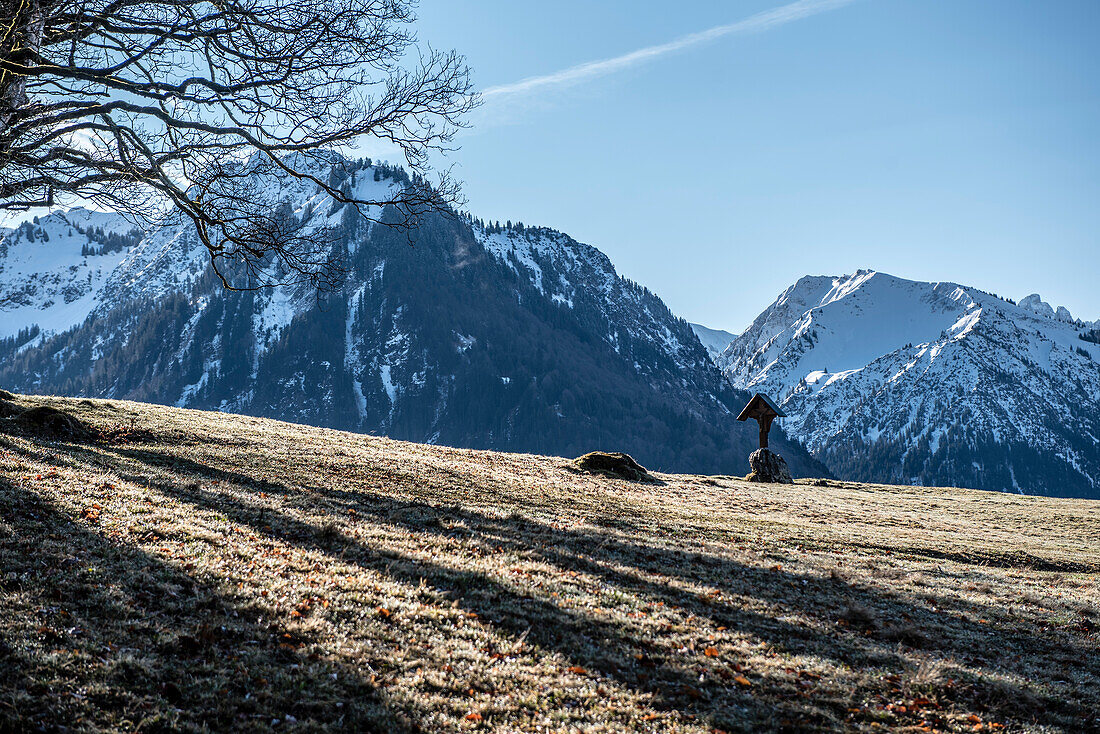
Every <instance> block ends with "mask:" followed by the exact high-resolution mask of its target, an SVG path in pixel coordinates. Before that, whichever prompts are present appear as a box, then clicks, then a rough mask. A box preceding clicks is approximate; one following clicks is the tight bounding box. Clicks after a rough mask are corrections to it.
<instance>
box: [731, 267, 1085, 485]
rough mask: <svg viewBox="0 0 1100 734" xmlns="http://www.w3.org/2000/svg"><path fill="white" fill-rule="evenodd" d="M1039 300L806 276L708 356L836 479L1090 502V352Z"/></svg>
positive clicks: (881, 276) (1065, 316) (894, 281)
mask: <svg viewBox="0 0 1100 734" xmlns="http://www.w3.org/2000/svg"><path fill="white" fill-rule="evenodd" d="M1092 328H1094V326H1093V325H1092V324H1090V323H1086V322H1082V321H1078V320H1076V319H1074V318H1073V317H1072V315H1071V314H1070V313H1069V312H1068V311H1067V310H1066V309H1064V308H1059V309H1054V308H1052V307H1050V306H1049V305H1048V304H1046V303H1043V302H1042V301H1041V299H1040V298H1039V297H1038V296H1029V297H1028V298H1025V299H1024V300H1023V301H1021V302H1020V303H1019V304H1014V303H1012V302H1011V301H1008V300H1005V299H1002V298H999V297H997V296H995V295H992V294H989V293H985V292H983V291H980V290H978V289H975V288H969V287H966V286H961V285H958V284H955V283H924V282H917V281H910V280H903V279H901V278H896V277H894V276H891V275H887V274H885V273H878V272H874V271H860V272H857V273H855V274H854V275H849V276H842V277H829V276H826V277H817V276H811V277H805V278H802V279H801V280H799V281H798V282H797V283H795V284H794V285H793V286H791V287H790V288H788V289H787V290H786V291H785V292H784V293H782V294H781V295H780V296H779V298H778V299H777V300H776V301H775V302H774V303H773V304H772V305H771V306H769V307H768V308H767V309H766V310H765V311H764V312H763V313H761V314H760V316H759V317H757V319H756V320H755V321H754V322H753V324H752V326H751V327H749V329H748V330H746V331H745V333H743V334H741V335H740V336H739V337H737V338H736V340H735V341H734V342H733V343H732V344H730V345H729V347H727V348H726V349H725V350H724V351H723V352H722V354H721V355H720V356H719V357H718V364H719V366H720V367H721V369H722V370H723V372H724V373H725V375H726V376H727V377H728V378H729V379H730V381H731V382H732V383H733V385H734V386H735V387H739V388H743V389H746V390H752V391H760V392H765V393H768V394H770V395H772V396H773V397H774V398H776V399H777V400H778V401H779V402H780V403H781V405H782V406H783V408H784V410H785V411H786V412H787V414H788V416H789V417H788V418H786V419H784V420H783V421H782V425H783V427H784V428H785V429H786V430H787V432H788V433H789V434H791V435H792V436H793V437H795V438H798V439H799V440H800V441H802V442H803V443H804V445H805V446H806V447H807V448H808V449H809V450H810V451H811V453H812V454H814V456H816V457H817V458H819V459H821V460H822V461H823V462H824V463H825V464H826V465H827V466H828V467H829V468H830V469H831V470H832V471H833V472H835V473H836V474H837V475H838V476H843V477H846V478H851V479H862V480H869V481H884V482H895V483H913V484H927V485H958V486H969V487H978V488H986V489H995V490H1004V491H1019V492H1027V493H1038V494H1048V495H1073V496H1090V497H1100V344H1097V343H1096V341H1100V339H1096V338H1095V332H1091V333H1090V329H1092Z"/></svg>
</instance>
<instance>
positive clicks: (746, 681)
mask: <svg viewBox="0 0 1100 734" xmlns="http://www.w3.org/2000/svg"><path fill="white" fill-rule="evenodd" d="M733 679H734V680H735V681H737V684H738V685H742V686H751V685H752V681H751V680H749V679H748V678H746V677H745V676H743V675H737V676H734V678H733Z"/></svg>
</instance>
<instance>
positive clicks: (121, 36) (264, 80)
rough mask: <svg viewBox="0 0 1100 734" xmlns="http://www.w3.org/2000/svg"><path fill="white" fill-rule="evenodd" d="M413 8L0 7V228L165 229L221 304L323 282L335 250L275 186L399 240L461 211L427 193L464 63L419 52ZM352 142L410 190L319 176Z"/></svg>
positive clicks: (141, 1)
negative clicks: (313, 194) (377, 190)
mask: <svg viewBox="0 0 1100 734" xmlns="http://www.w3.org/2000/svg"><path fill="white" fill-rule="evenodd" d="M414 3H415V0H0V210H2V209H9V210H11V209H23V210H25V209H28V208H30V207H37V206H54V205H62V204H65V203H67V202H74V201H77V200H83V201H86V202H91V203H92V204H93V205H95V206H98V207H103V208H110V209H114V210H117V211H121V212H126V213H130V214H133V215H136V216H140V217H143V218H145V219H153V218H158V217H163V216H165V212H173V213H174V215H175V216H179V217H183V218H185V220H190V222H192V223H193V224H194V230H195V232H196V233H197V236H198V238H199V240H200V241H201V242H202V244H203V245H205V246H206V248H208V249H209V251H210V255H211V260H212V262H213V264H214V267H215V270H216V271H217V272H218V274H219V276H221V277H222V281H223V283H224V284H225V285H226V286H227V287H234V286H235V285H236V284H235V283H234V282H232V281H233V278H232V277H229V278H227V276H226V273H231V272H240V268H241V267H243V268H244V269H245V270H246V271H247V272H249V273H251V274H255V273H262V272H265V271H269V270H270V267H271V265H272V264H273V263H281V264H282V266H284V267H281V268H279V269H280V270H281V271H284V272H290V273H292V274H294V275H295V276H296V277H298V278H305V279H308V280H311V281H318V280H320V279H323V278H325V276H326V274H327V273H328V272H329V267H330V265H331V261H330V259H329V258H330V250H331V248H330V247H329V246H328V244H327V243H326V242H325V237H324V236H323V234H322V233H320V232H318V231H317V230H315V229H314V230H309V229H308V228H305V229H304V228H303V227H302V226H300V223H295V222H294V221H292V220H293V218H291V220H288V219H287V218H286V217H285V216H280V214H279V206H278V204H279V202H278V200H277V198H278V197H277V193H276V190H277V189H276V187H272V186H271V185H269V184H267V183H265V181H269V180H270V178H271V177H273V176H274V177H276V178H280V179H283V180H284V181H285V180H288V179H298V180H305V181H308V182H312V184H315V185H317V186H319V187H320V188H321V189H322V190H324V191H325V192H326V193H327V194H328V195H329V196H330V197H332V199H334V200H335V201H337V202H342V203H344V204H348V205H351V206H355V207H356V208H357V209H359V211H360V213H361V214H362V215H363V216H368V217H370V218H374V219H377V218H378V217H379V216H380V215H379V211H380V210H381V208H384V207H386V206H390V205H392V206H393V207H395V209H389V210H388V211H395V210H396V211H398V212H400V214H399V215H398V217H397V219H398V221H399V222H401V223H406V224H407V223H408V222H409V220H410V219H411V218H415V217H416V216H417V215H418V213H422V212H423V211H425V210H426V209H428V208H433V207H439V206H445V205H447V204H449V203H453V199H454V197H455V196H456V195H457V190H456V187H455V186H454V183H453V181H452V180H451V179H450V177H449V176H448V175H446V173H445V172H444V173H443V174H442V175H438V178H437V180H434V181H433V183H432V184H431V185H428V184H427V183H426V176H427V174H428V173H429V170H430V168H431V159H432V158H433V157H434V154H435V153H437V152H442V151H446V150H447V148H448V146H449V144H450V142H451V141H452V139H453V135H454V134H455V132H456V131H457V129H458V128H459V127H460V126H461V125H462V124H463V123H462V120H463V115H464V113H465V112H467V111H469V110H470V108H471V107H472V106H473V105H475V104H476V103H477V100H476V96H475V95H474V94H472V89H471V83H470V75H469V70H468V68H467V67H466V65H465V62H464V60H463V59H462V57H460V56H459V55H457V54H456V53H455V52H453V51H452V52H441V51H438V50H434V49H432V48H430V47H426V46H423V45H421V44H420V43H418V41H417V39H416V38H415V36H414V34H413V32H412V24H413V22H414V15H413V10H414V7H413V6H414ZM364 137H372V138H375V139H380V140H383V141H388V142H389V143H392V144H393V145H395V146H396V147H397V148H399V149H400V150H401V151H403V153H404V155H405V158H406V160H407V162H408V166H409V168H410V169H411V172H412V173H413V174H414V176H413V179H412V183H411V184H410V185H406V186H403V187H398V188H396V189H393V190H391V191H390V193H388V194H386V195H385V196H384V197H383V198H382V200H361V199H358V198H356V196H355V195H354V193H352V194H349V193H348V192H347V190H346V189H345V190H341V189H340V188H339V187H337V186H335V185H333V184H332V183H331V182H330V180H329V179H328V178H327V177H326V175H324V174H322V173H320V172H321V171H328V170H329V169H328V167H327V166H322V165H320V164H323V163H325V162H326V161H328V162H330V163H331V160H332V154H331V150H332V149H333V148H334V147H339V146H342V145H346V144H352V143H353V142H354V141H356V140H359V139H362V138H364ZM371 205H374V206H371ZM372 212H373V216H372V215H371V213H372ZM390 217H391V219H390V220H387V221H392V217H393V215H390ZM251 282H255V280H253V281H251Z"/></svg>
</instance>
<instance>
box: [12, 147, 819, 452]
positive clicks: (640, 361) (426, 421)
mask: <svg viewBox="0 0 1100 734" xmlns="http://www.w3.org/2000/svg"><path fill="white" fill-rule="evenodd" d="M316 173H317V175H323V176H327V177H328V182H329V183H330V184H331V185H336V186H339V187H341V188H344V189H346V190H348V191H353V192H354V193H356V194H357V195H358V196H360V197H364V198H366V197H373V198H376V199H377V198H379V197H380V196H381V195H383V194H385V191H383V190H372V189H388V188H389V187H395V186H403V185H407V184H408V183H409V181H408V178H407V176H406V175H405V173H404V171H402V170H400V169H397V168H391V167H385V166H375V165H372V164H370V162H369V161H358V162H355V161H345V160H343V159H333V161H332V168H331V170H329V171H317V172H316ZM278 186H279V188H278V189H277V190H278V192H279V194H280V197H281V198H282V199H283V200H284V201H285V205H284V207H283V209H285V212H286V216H288V217H293V218H294V219H295V220H296V222H297V223H298V224H300V225H301V226H302V227H304V228H305V229H306V231H310V230H311V229H313V230H316V231H317V232H322V231H323V232H325V233H326V241H328V240H329V238H331V241H332V242H333V244H332V248H333V250H332V254H333V256H338V257H339V258H340V259H341V261H342V263H343V266H344V269H345V275H344V279H343V282H342V283H340V284H339V285H338V286H337V287H336V288H335V289H333V290H330V291H319V290H316V289H314V288H308V287H304V286H294V287H292V286H279V287H275V288H268V289H261V290H258V291H247V292H227V291H225V290H224V289H223V288H222V287H221V284H220V283H219V282H218V281H217V280H216V278H215V277H214V276H213V275H212V273H211V271H210V270H209V268H208V262H207V257H208V256H207V254H206V251H205V250H204V249H203V248H202V247H201V246H200V245H199V244H198V243H197V241H196V239H195V237H194V235H193V233H192V232H191V231H190V229H189V228H188V227H186V226H183V225H176V224H172V223H165V224H164V225H162V226H160V227H155V228H152V229H151V231H149V232H134V233H131V231H130V228H129V226H128V225H126V226H125V227H124V224H123V223H121V220H119V221H114V220H111V219H110V215H100V214H92V213H75V214H74V213H64V214H53V215H50V216H49V217H43V218H41V219H40V220H39V222H38V223H37V224H33V223H32V224H28V225H25V226H24V227H22V228H21V229H20V230H18V231H8V232H7V233H5V234H4V235H3V236H2V237H3V238H2V240H0V248H2V249H0V255H2V257H0V320H2V321H3V323H4V324H5V334H4V335H5V336H6V337H7V338H0V385H3V386H4V387H6V388H8V389H11V390H16V391H25V392H52V393H62V394H70V395H88V396H102V397H116V398H130V399H137V400H145V401H150V402H158V403H164V404H172V405H180V406H187V407H196V408H210V409H219V410H232V411H235V412H242V413H248V414H255V415H263V416H269V417H276V418H281V419H285V420H292V421H297V422H303V423H310V424H313V425H320V426H330V427H335V428H342V429H350V430H357V431H364V432H372V433H384V434H387V435H390V436H394V437H398V438H404V439H411V440H416V441H425V442H436V443H443V444H448V445H458V446H469V447H477V448H491V449H504V450H517V451H533V452H540V453H554V454H562V455H576V454H579V453H582V452H584V451H589V450H592V449H596V448H605V449H613V450H624V451H629V452H631V453H633V454H634V455H635V456H636V457H637V458H638V459H639V460H641V461H642V462H643V463H646V464H648V465H652V466H654V467H656V468H663V469H675V470H686V471H697V472H710V473H714V472H722V473H744V472H745V471H746V470H747V461H746V458H747V455H748V453H749V452H750V451H751V450H752V448H754V445H755V440H756V437H755V432H754V431H753V430H752V429H751V427H748V426H745V425H743V424H740V423H737V422H736V421H735V420H734V416H735V414H736V411H737V410H738V409H740V407H741V405H742V404H743V401H744V399H745V395H744V394H743V393H741V392H740V391H736V390H734V389H732V388H731V387H730V386H729V384H728V382H726V381H725V380H724V379H723V378H722V376H721V374H720V373H719V371H718V369H717V367H716V366H715V365H714V363H713V361H712V360H711V359H710V358H709V355H708V353H707V351H706V349H705V348H704V347H703V345H702V344H701V343H700V341H699V339H698V338H697V337H696V335H695V332H693V331H692V328H691V327H690V326H689V325H688V324H687V322H686V321H684V320H682V319H679V318H677V317H675V316H674V315H673V314H672V313H671V312H670V311H669V310H668V308H667V307H666V306H665V304H664V303H663V302H662V301H661V300H660V299H659V298H658V297H657V296H655V295H654V294H653V293H651V292H649V291H648V290H646V289H645V288H643V287H641V286H639V285H637V284H636V283H633V282H631V281H629V280H626V279H624V278H622V277H620V276H619V275H618V274H617V273H616V271H615V268H614V266H613V265H612V264H611V262H610V261H609V260H608V258H607V257H606V256H605V255H604V254H603V253H602V252H600V251H599V250H597V249H595V248H593V247H590V246H588V245H584V244H581V243H578V242H576V241H574V240H573V239H571V238H570V237H568V236H567V235H565V234H562V233H560V232H556V231H553V230H549V229H545V228H532V227H525V226H523V225H522V224H514V225H511V224H509V225H505V226H501V225H499V224H493V223H486V222H481V221H479V220H476V219H474V218H472V217H469V216H460V215H450V216H444V215H435V216H430V217H427V218H425V219H424V221H423V222H422V223H421V225H420V226H419V228H418V229H417V230H415V231H413V232H412V233H411V240H410V236H409V235H408V234H407V233H406V232H403V231H400V230H396V229H394V228H391V227H387V226H382V225H378V224H373V225H372V224H370V223H368V222H367V221H366V220H363V219H361V218H360V217H358V216H357V215H356V214H355V212H354V210H353V209H352V208H351V207H348V206H339V205H333V203H332V202H331V201H330V200H329V199H328V198H327V197H326V196H325V195H324V194H323V193H322V192H321V191H319V190H318V188H317V187H316V186H315V185H313V184H310V183H308V182H303V181H300V180H285V181H280V182H278ZM373 214H382V215H383V216H384V217H388V216H391V213H381V212H373ZM81 217H83V218H84V219H82V218H81ZM73 219H76V220H77V222H78V223H80V224H79V226H78V225H77V224H74V223H73V222H72V220H73ZM85 219H87V220H89V223H88V224H87V225H86V224H83V222H85ZM92 221H94V222H95V227H93V228H92V234H91V235H88V234H87V232H86V231H85V230H87V229H88V227H89V226H90V224H91V222H92ZM70 226H71V227H72V229H73V234H72V235H70V234H69V227H70ZM99 229H102V234H100V233H99ZM118 232H124V233H125V235H122V234H116V235H115V237H114V239H111V233H118ZM47 235H48V237H49V240H48V242H47V241H46V236H47ZM123 237H125V238H129V239H120V238H123ZM59 240H60V241H62V242H63V247H59V248H54V249H50V247H49V246H50V245H55V244H56V243H57V242H58V241H59ZM70 240H71V241H70ZM101 240H102V241H104V243H106V242H107V241H108V240H109V241H110V248H108V251H107V252H106V254H98V253H99V251H100V250H98V249H95V248H102V247H103V246H105V245H104V244H99V243H100V241H101ZM410 244H411V245H412V246H411V247H410ZM93 245H94V247H93ZM89 253H91V254H89ZM270 275H271V276H272V278H273V279H274V280H279V277H280V273H278V272H272V273H270ZM8 295H12V296H13V298H12V299H8V298H7V296H8ZM61 304H64V305H61ZM33 325H37V326H35V328H33V329H32V328H30V327H32V326H33ZM777 441H778V442H779V445H780V446H782V447H784V448H783V449H782V450H783V451H784V452H785V454H786V455H787V457H788V460H789V461H790V462H791V464H792V469H793V470H794V471H795V472H796V473H799V472H801V473H802V474H814V473H820V472H822V471H823V468H822V467H821V466H820V465H819V464H818V463H817V462H815V461H813V460H812V459H810V457H809V456H808V454H807V453H806V452H805V450H804V449H802V448H801V446H799V445H798V444H794V443H786V442H785V439H784V438H783V436H781V435H780V436H779V437H778V438H777Z"/></svg>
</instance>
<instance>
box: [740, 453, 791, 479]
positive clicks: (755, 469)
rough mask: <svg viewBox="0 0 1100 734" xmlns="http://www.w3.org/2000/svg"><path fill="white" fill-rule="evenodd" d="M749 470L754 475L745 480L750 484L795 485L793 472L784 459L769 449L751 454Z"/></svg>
mask: <svg viewBox="0 0 1100 734" xmlns="http://www.w3.org/2000/svg"><path fill="white" fill-rule="evenodd" d="M749 468H750V469H752V473H751V474H749V475H748V476H747V477H745V479H747V480H748V481H750V482H763V483H766V484H794V479H793V478H792V477H791V470H790V469H788V468H787V462H786V461H784V460H783V457H782V456H780V455H779V454H777V453H775V452H774V451H769V450H768V449H757V450H756V451H753V452H752V453H751V454H749Z"/></svg>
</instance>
